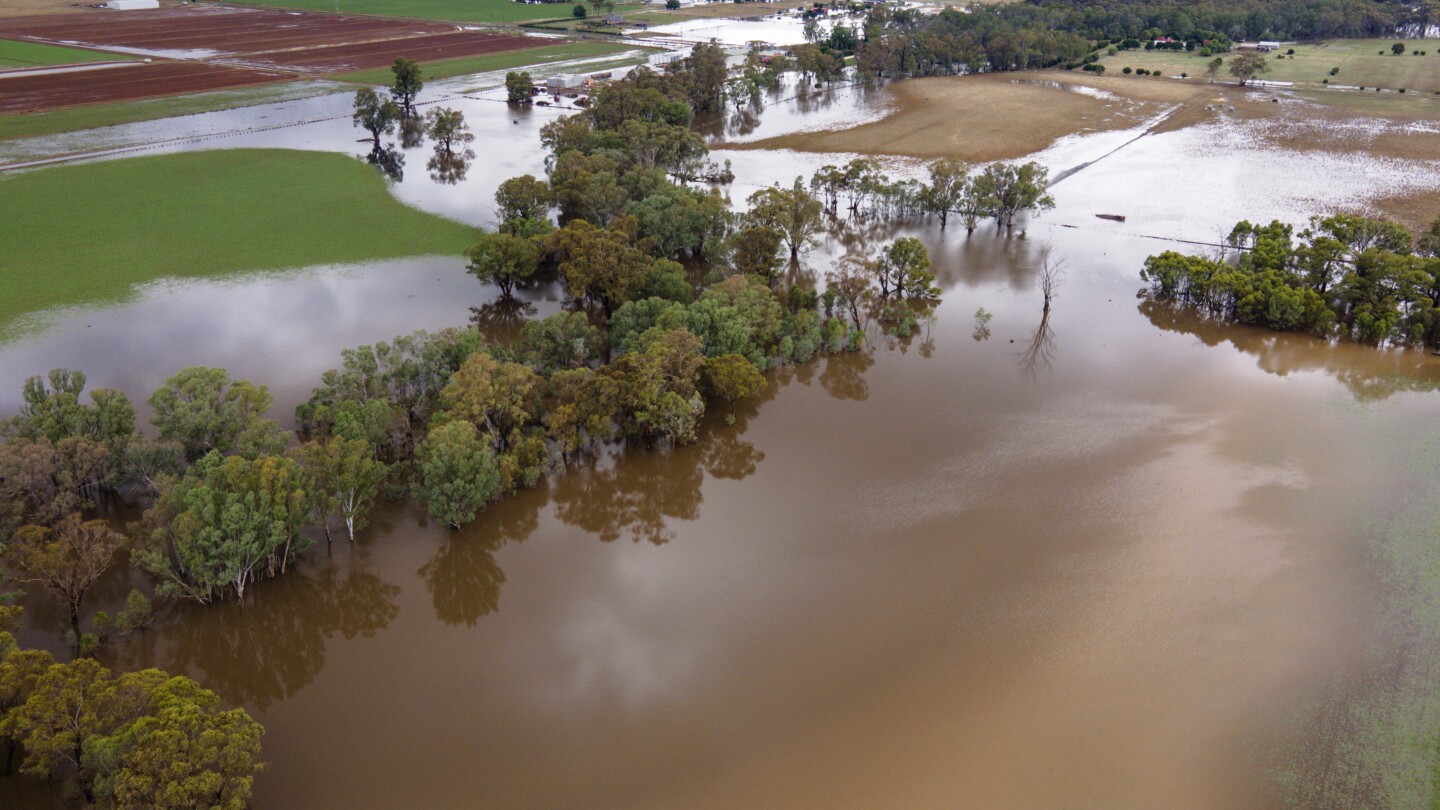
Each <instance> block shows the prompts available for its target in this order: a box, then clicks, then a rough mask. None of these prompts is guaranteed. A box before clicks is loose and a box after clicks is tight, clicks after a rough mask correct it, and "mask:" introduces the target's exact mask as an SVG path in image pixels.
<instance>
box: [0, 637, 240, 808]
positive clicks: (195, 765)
mask: <svg viewBox="0 0 1440 810" xmlns="http://www.w3.org/2000/svg"><path fill="white" fill-rule="evenodd" d="M7 641H8V642H11V643H10V644H9V645H8V646H9V647H10V649H9V650H8V651H7V650H6V649H5V647H6V646H7V645H6V644H5V643H4V642H7ZM0 700H4V701H6V702H8V703H9V705H8V706H0V710H4V715H3V720H0V736H4V737H6V738H7V739H8V740H10V741H13V742H15V743H19V744H20V745H21V746H22V747H23V749H24V751H25V758H24V760H23V761H22V763H21V770H22V772H24V773H27V774H31V775H34V776H39V777H43V778H57V777H60V776H62V775H64V776H68V778H70V779H72V780H74V782H75V783H77V784H76V785H75V787H77V788H78V789H79V791H80V792H81V793H83V794H84V796H85V797H86V799H87V800H89V801H97V802H99V803H100V804H101V805H103V806H107V807H114V808H118V809H121V810H132V809H133V810H139V808H147V809H148V808H162V809H164V810H179V808H194V807H208V808H221V809H222V810H243V808H245V807H248V806H249V803H250V793H251V789H252V786H253V782H254V776H255V774H256V773H257V772H259V771H260V769H261V768H262V767H263V765H262V763H261V761H260V737H261V735H262V734H263V733H264V729H262V728H261V727H260V724H259V723H256V722H255V721H254V720H253V719H252V718H251V717H250V715H249V714H247V713H246V712H245V710H243V709H231V710H228V711H225V710H222V709H221V708H220V700H219V698H218V697H217V696H216V695H215V693H213V692H211V691H209V690H207V689H203V688H201V687H200V686H199V684H197V683H195V682H194V681H192V680H190V679H189V678H185V677H171V676H169V675H167V674H166V673H164V672H161V671H160V670H158V669H147V670H142V671H139V672H127V673H123V674H120V675H115V674H113V673H111V671H110V670H108V669H106V668H105V667H103V666H101V665H100V664H99V663H97V662H96V661H94V660H93V659H89V658H80V659H77V660H74V661H70V662H68V663H63V664H57V663H55V661H54V659H53V658H51V656H50V654H49V653H47V652H42V651H37V650H20V649H16V648H15V647H14V645H13V639H11V638H10V636H9V634H8V633H0Z"/></svg>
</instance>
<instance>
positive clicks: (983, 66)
mask: <svg viewBox="0 0 1440 810" xmlns="http://www.w3.org/2000/svg"><path fill="white" fill-rule="evenodd" d="M1437 24H1440V6H1436V5H1434V4H1431V3H1418V4H1414V5H1411V4H1407V3H1392V2H1377V1H1376V0H1208V1H1202V2H1198V3H1192V2H1176V1H1175V0H1162V1H1160V2H1145V1H1144V0H1136V1H1133V2H1117V3H1107V4H1099V3H1088V2H1077V1H1076V0H1029V1H1028V2H1024V3H1014V4H1001V5H992V6H975V7H972V8H971V9H970V10H968V11H964V12H961V11H957V10H954V9H946V10H945V11H943V12H941V13H940V14H935V15H930V16H927V15H923V14H919V13H917V12H915V11H911V10H905V9H901V10H892V9H887V8H879V9H876V10H875V11H873V12H871V14H870V15H869V16H868V17H867V18H866V21H865V25H864V30H863V32H862V35H861V36H859V37H854V36H851V35H850V34H849V32H846V33H843V34H842V35H841V36H839V37H836V36H834V35H833V34H832V36H831V41H830V42H828V43H822V45H828V46H830V47H832V48H841V46H843V45H844V44H846V43H848V42H850V41H854V42H855V45H854V55H855V58H856V64H857V65H858V67H859V68H860V70H861V71H862V72H865V73H869V74H872V75H877V76H886V77H902V76H926V75H937V74H938V75H945V74H953V73H971V72H982V71H1002V70H1027V69H1034V68H1047V67H1056V66H1069V67H1075V66H1078V65H1079V64H1080V63H1081V62H1082V61H1083V60H1084V59H1085V57H1086V56H1088V55H1089V54H1090V53H1092V52H1093V51H1094V50H1095V49H1096V48H1097V47H1099V46H1104V45H1108V44H1109V43H1112V42H1113V43H1120V42H1123V41H1125V40H1139V41H1150V40H1154V39H1156V38H1158V37H1170V38H1173V39H1176V40H1180V41H1182V42H1185V43H1204V42H1206V41H1210V40H1221V41H1224V40H1232V41H1241V40H1247V39H1248V40H1257V39H1272V40H1313V39H1326V38H1345V37H1391V36H1405V35H1408V36H1423V35H1424V34H1425V33H1427V32H1428V31H1430V30H1431V27H1432V26H1434V25H1437Z"/></svg>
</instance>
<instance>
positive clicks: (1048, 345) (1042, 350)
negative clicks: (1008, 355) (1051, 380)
mask: <svg viewBox="0 0 1440 810" xmlns="http://www.w3.org/2000/svg"><path fill="white" fill-rule="evenodd" d="M1057 352H1058V349H1057V348H1056V345H1055V330H1054V329H1052V328H1050V313H1049V312H1046V313H1043V314H1042V315H1041V316H1040V325H1039V326H1037V327H1035V331H1034V332H1031V333H1030V342H1029V343H1028V344H1027V345H1026V346H1025V348H1024V350H1023V351H1021V352H1020V359H1019V362H1020V367H1021V368H1023V369H1025V370H1026V371H1027V372H1029V374H1030V376H1031V377H1034V376H1035V375H1036V374H1037V373H1038V372H1039V370H1040V369H1042V368H1043V369H1044V370H1046V371H1051V370H1053V369H1054V365H1055V356H1056V354H1057Z"/></svg>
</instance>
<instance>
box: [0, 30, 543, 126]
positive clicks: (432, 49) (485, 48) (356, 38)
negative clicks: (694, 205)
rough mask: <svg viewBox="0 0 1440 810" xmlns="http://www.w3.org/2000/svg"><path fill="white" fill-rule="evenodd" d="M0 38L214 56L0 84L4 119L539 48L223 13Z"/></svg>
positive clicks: (9, 33)
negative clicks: (402, 59)
mask: <svg viewBox="0 0 1440 810" xmlns="http://www.w3.org/2000/svg"><path fill="white" fill-rule="evenodd" d="M0 37H7V38H11V39H21V40H29V41H32V42H46V43H52V44H76V43H78V44H83V45H88V46H91V47H94V48H97V49H100V50H105V49H107V48H143V49H147V50H150V51H155V52H159V53H161V54H162V55H172V52H180V51H189V52H192V55H193V53H194V52H199V53H205V52H208V53H209V54H210V55H207V56H204V57H203V58H202V59H198V60H187V61H183V62H180V61H176V62H172V61H169V60H166V59H158V58H157V59H156V61H155V62H154V63H153V64H149V65H145V66H137V67H126V68H113V69H107V70H87V71H77V72H73V73H52V74H48V75H17V76H11V77H8V78H6V79H4V80H3V81H0V113H8V112H30V111H36V110H47V109H54V108H58V107H67V106H71V105H74V104H85V103H89V102H96V101H121V100H130V99H138V98H148V97H151V96H161V95H172V94H175V93H185V92H194V91H202V90H216V89H220V88H226V87H237V86H241V85H246V84H257V83H263V82H270V81H276V80H279V79H294V78H297V74H298V76H299V77H305V76H324V75H329V74H333V73H341V72H346V71H352V70H366V69H370V68H377V67H383V66H385V65H388V64H390V63H392V62H393V61H394V60H395V57H397V56H407V57H410V58H411V59H417V60H420V61H438V60H441V59H453V58H457V57H466V56H476V55H480V54H486V53H496V52H499V51H508V50H517V49H520V48H526V47H531V46H533V45H535V44H537V42H538V41H537V40H535V39H533V38H529V37H525V36H520V35H498V34H488V33H483V32H478V31H460V30H457V28H456V26H454V25H451V24H448V23H429V22H415V21H410V20H390V19H382V18H377V17H358V16H349V15H339V14H318V13H296V12H285V11H276V10H273V9H258V8H237V7H221V6H210V7H203V8H202V7H195V6H187V7H183V8H180V7H177V8H170V9H161V10H159V11H132V12H125V11H108V12H94V13H89V14H66V15H55V14H45V15H34V16H24V17H7V18H3V19H0ZM181 55H185V54H181Z"/></svg>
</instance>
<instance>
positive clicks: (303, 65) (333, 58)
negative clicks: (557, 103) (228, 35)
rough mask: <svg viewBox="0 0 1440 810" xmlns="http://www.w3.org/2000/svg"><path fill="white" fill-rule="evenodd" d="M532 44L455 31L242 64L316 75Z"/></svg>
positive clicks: (258, 57)
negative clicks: (399, 59)
mask: <svg viewBox="0 0 1440 810" xmlns="http://www.w3.org/2000/svg"><path fill="white" fill-rule="evenodd" d="M535 44H536V40H535V39H533V38H531V37H526V36H521V35H514V36H496V35H494V34H482V33H477V32H474V31H455V32H450V33H447V34H436V35H431V36H422V37H409V38H406V39H387V40H380V41H378V42H362V43H357V44H354V45H336V46H333V47H328V48H305V49H298V50H286V51H276V52H272V53H262V54H253V55H248V56H245V57H244V61H245V63H247V64H252V65H256V66H259V67H265V66H277V67H286V68H292V69H303V70H307V71H315V72H319V73H343V72H347V71H352V70H368V69H370V68H377V67H385V66H387V65H390V64H392V63H393V62H394V61H395V57H397V56H405V57H408V58H410V59H414V60H417V61H419V62H422V63H424V62H438V61H440V60H442V59H455V58H457V57H463V56H478V55H480V54H486V53H496V52H499V51H512V50H517V49H519V48H531V47H534V46H535Z"/></svg>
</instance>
